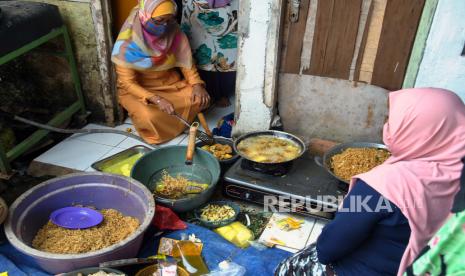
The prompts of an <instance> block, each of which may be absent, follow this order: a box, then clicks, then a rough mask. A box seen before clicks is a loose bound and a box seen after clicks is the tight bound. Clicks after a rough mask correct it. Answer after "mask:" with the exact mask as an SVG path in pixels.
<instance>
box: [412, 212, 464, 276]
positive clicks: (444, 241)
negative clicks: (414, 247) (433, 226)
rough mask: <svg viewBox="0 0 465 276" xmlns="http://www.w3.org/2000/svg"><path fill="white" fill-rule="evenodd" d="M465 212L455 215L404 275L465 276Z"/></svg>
mask: <svg viewBox="0 0 465 276" xmlns="http://www.w3.org/2000/svg"><path fill="white" fill-rule="evenodd" d="M464 248H465V211H462V212H460V213H458V214H454V215H453V216H452V217H451V218H450V219H449V220H448V221H447V222H446V224H445V225H444V226H443V227H442V228H441V229H440V230H439V232H438V233H437V234H436V235H435V236H434V238H433V239H432V240H431V241H430V242H429V244H428V247H427V248H426V249H425V250H424V251H423V254H422V255H420V257H419V258H418V259H417V260H416V261H415V263H414V264H413V265H412V267H410V268H409V269H407V272H406V273H405V274H404V275H409V276H410V275H433V276H435V275H465V250H464Z"/></svg>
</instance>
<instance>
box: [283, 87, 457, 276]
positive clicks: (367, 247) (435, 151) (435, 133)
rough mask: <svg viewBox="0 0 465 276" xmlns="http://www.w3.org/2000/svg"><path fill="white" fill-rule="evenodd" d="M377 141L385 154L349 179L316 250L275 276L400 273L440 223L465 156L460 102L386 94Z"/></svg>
mask: <svg viewBox="0 0 465 276" xmlns="http://www.w3.org/2000/svg"><path fill="white" fill-rule="evenodd" d="M383 140H384V143H385V144H386V145H387V147H388V148H389V150H390V151H391V154H392V156H391V157H390V158H389V159H388V160H386V162H385V163H384V164H382V165H380V166H378V167H376V168H374V169H373V170H371V171H370V172H367V173H365V174H361V175H357V176H355V177H353V178H352V181H351V185H350V190H349V193H348V194H347V196H346V198H345V199H344V201H343V204H342V207H344V208H342V209H340V210H339V211H338V212H337V214H336V216H335V218H334V220H333V221H331V222H330V223H329V224H327V225H326V226H325V227H324V228H323V231H322V233H321V235H320V237H319V238H318V241H317V243H316V244H315V245H311V246H310V247H308V248H306V249H304V250H302V251H301V252H299V253H297V254H296V255H294V256H293V257H291V258H290V259H288V260H285V261H283V262H282V263H281V264H280V266H279V267H278V269H277V270H276V275H314V276H316V275H334V274H336V275H357V276H360V275H395V274H398V275H402V273H403V272H404V271H405V270H406V267H407V266H409V265H410V264H411V263H412V262H413V261H414V259H415V257H416V256H417V255H418V254H419V253H420V251H421V249H422V248H423V247H424V246H425V245H426V244H427V242H428V240H429V239H430V238H431V237H432V236H433V234H434V233H435V232H436V231H437V230H438V229H439V228H440V227H441V225H442V224H443V223H444V222H445V220H446V219H447V217H448V215H449V212H450V210H451V207H452V203H453V200H454V196H455V195H456V194H457V192H458V190H459V179H460V173H461V170H462V167H463V164H462V163H461V161H460V159H461V157H462V156H465V105H464V104H463V102H462V101H461V100H460V98H459V97H458V96H457V95H456V94H454V93H453V92H450V91H447V90H442V89H432V88H429V89H406V90H400V91H396V92H392V93H390V94H389V118H388V121H387V123H386V124H385V125H384V130H383Z"/></svg>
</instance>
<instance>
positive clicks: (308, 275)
mask: <svg viewBox="0 0 465 276" xmlns="http://www.w3.org/2000/svg"><path fill="white" fill-rule="evenodd" d="M274 275H275V276H327V274H326V266H325V265H323V264H320V262H319V261H318V254H317V251H316V245H315V244H311V245H310V246H308V247H307V248H305V249H303V250H301V251H299V252H297V253H296V254H295V255H293V256H292V257H290V258H288V259H286V260H284V261H282V262H281V263H280V264H279V265H278V268H277V269H276V271H275V274H274Z"/></svg>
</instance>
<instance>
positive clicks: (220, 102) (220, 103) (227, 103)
mask: <svg viewBox="0 0 465 276" xmlns="http://www.w3.org/2000/svg"><path fill="white" fill-rule="evenodd" d="M215 105H216V106H217V107H228V106H230V105H231V102H230V101H229V99H228V98H227V97H223V98H220V99H219V100H218V101H216V103H215Z"/></svg>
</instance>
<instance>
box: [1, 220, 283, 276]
mask: <svg viewBox="0 0 465 276" xmlns="http://www.w3.org/2000/svg"><path fill="white" fill-rule="evenodd" d="M183 233H184V234H195V235H196V237H198V238H199V239H201V240H202V242H203V243H204V247H203V251H202V256H203V258H204V260H205V262H206V264H207V265H208V267H209V268H210V270H214V269H216V268H217V266H218V263H220V262H222V261H224V260H226V259H229V258H231V259H232V260H233V261H234V262H235V263H237V264H239V265H241V266H243V267H245V268H246V270H247V273H246V275H273V272H274V269H275V268H276V266H277V265H278V264H279V263H280V262H281V261H282V260H283V259H285V258H286V257H288V256H290V255H291V254H290V253H289V252H286V251H283V250H279V249H275V248H272V249H265V250H262V251H260V250H258V249H255V248H253V247H249V248H247V249H240V248H238V247H236V246H235V245H233V244H231V243H230V242H228V241H226V240H225V239H223V238H222V237H221V236H219V235H218V234H216V233H215V232H213V231H210V230H208V229H206V228H203V227H200V226H196V225H193V224H188V228H187V229H186V230H182V231H175V232H171V233H168V234H166V235H163V236H165V237H168V238H173V239H180V238H181V235H182V234H183ZM159 239H160V237H152V238H149V239H146V240H145V244H144V246H143V248H142V249H141V252H140V256H139V257H148V256H152V255H155V254H156V252H157V249H158V244H159ZM4 271H8V273H9V275H13V276H23V275H25V276H26V275H37V276H46V275H49V274H47V273H45V272H43V271H41V270H40V269H39V268H37V266H36V265H35V263H34V261H33V260H32V259H31V258H29V257H28V256H26V255H24V254H22V253H21V252H18V251H17V250H16V249H15V248H13V247H12V246H11V245H10V244H8V243H6V244H3V245H0V272H4Z"/></svg>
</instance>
